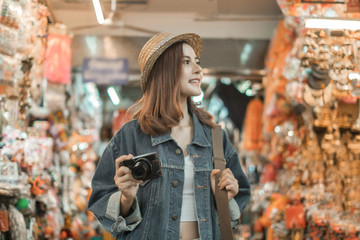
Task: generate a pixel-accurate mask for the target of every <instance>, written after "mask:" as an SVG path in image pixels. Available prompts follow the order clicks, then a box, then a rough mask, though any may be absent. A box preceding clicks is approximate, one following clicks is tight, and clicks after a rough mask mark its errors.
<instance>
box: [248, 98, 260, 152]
mask: <svg viewBox="0 0 360 240" xmlns="http://www.w3.org/2000/svg"><path fill="white" fill-rule="evenodd" d="M263 110H264V105H263V102H262V101H261V100H260V99H259V98H255V99H252V100H251V101H250V102H249V104H248V106H247V109H246V114H245V121H244V140H243V149H244V150H247V151H250V150H260V149H261V146H262V144H261V143H262V142H261V133H262V125H263V123H262V114H263Z"/></svg>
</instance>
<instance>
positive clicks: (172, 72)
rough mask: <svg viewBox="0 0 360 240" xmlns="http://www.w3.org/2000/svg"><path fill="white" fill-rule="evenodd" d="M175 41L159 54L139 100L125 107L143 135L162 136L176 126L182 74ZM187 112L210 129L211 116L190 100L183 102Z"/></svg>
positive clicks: (180, 53) (179, 48)
mask: <svg viewBox="0 0 360 240" xmlns="http://www.w3.org/2000/svg"><path fill="white" fill-rule="evenodd" d="M184 43H185V42H177V43H174V44H173V45H172V46H170V47H169V48H168V49H167V50H165V51H164V53H162V54H161V55H160V56H159V58H158V59H157V61H156V62H155V64H154V66H153V68H152V70H151V72H150V75H149V78H148V82H147V84H146V89H145V90H144V93H143V95H142V97H141V98H140V100H138V101H137V102H136V103H135V104H134V105H133V106H131V107H130V108H129V113H130V114H131V115H132V116H133V118H135V119H138V121H139V124H140V127H141V129H142V131H143V132H145V133H147V134H150V135H153V136H154V135H162V134H164V133H166V132H170V130H171V128H172V127H174V126H176V125H178V124H179V122H180V120H181V118H183V116H184V115H183V113H182V110H181V105H180V82H179V78H180V74H181V71H182V59H183V56H184V54H183V44H184ZM187 102H188V106H189V112H190V113H195V114H196V116H197V117H198V119H199V120H200V122H202V123H204V124H207V125H209V126H211V127H212V126H214V125H215V123H214V121H213V116H212V115H211V114H210V113H208V112H207V111H206V110H205V109H203V108H198V107H197V106H196V105H195V104H194V102H193V101H192V99H191V97H188V99H187Z"/></svg>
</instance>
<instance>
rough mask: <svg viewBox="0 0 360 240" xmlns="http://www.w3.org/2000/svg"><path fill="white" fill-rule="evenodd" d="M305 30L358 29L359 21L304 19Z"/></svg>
mask: <svg viewBox="0 0 360 240" xmlns="http://www.w3.org/2000/svg"><path fill="white" fill-rule="evenodd" d="M305 27H306V28H327V29H349V30H357V29H360V21H357V20H341V19H327V18H322V19H321V18H314V19H312V18H308V19H305Z"/></svg>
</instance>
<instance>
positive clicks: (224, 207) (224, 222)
mask: <svg viewBox="0 0 360 240" xmlns="http://www.w3.org/2000/svg"><path fill="white" fill-rule="evenodd" d="M211 136H212V145H213V158H212V159H213V163H214V168H215V169H220V174H219V175H217V176H216V179H215V201H216V208H217V214H218V218H219V225H220V231H221V239H222V240H233V239H234V237H233V231H232V227H231V219H230V210H229V200H228V197H227V190H226V189H220V188H219V186H218V183H219V177H220V176H221V173H222V171H224V170H225V166H226V161H225V158H224V148H223V142H222V135H221V126H220V125H216V126H215V127H213V128H212V129H211Z"/></svg>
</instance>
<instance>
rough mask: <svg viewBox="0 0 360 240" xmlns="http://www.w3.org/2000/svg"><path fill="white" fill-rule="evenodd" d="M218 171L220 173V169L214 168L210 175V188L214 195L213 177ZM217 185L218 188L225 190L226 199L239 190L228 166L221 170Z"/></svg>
mask: <svg viewBox="0 0 360 240" xmlns="http://www.w3.org/2000/svg"><path fill="white" fill-rule="evenodd" d="M219 173H220V169H214V170H212V171H211V175H210V182H211V189H212V192H213V194H214V195H215V178H216V176H217V175H219ZM218 186H219V187H220V189H226V190H227V195H228V200H231V199H232V198H233V197H235V196H236V195H237V194H238V192H239V184H238V181H237V179H236V178H235V177H234V174H233V173H232V171H231V170H230V169H229V168H226V169H225V170H224V171H223V172H222V174H221V176H220V179H219V184H218Z"/></svg>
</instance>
